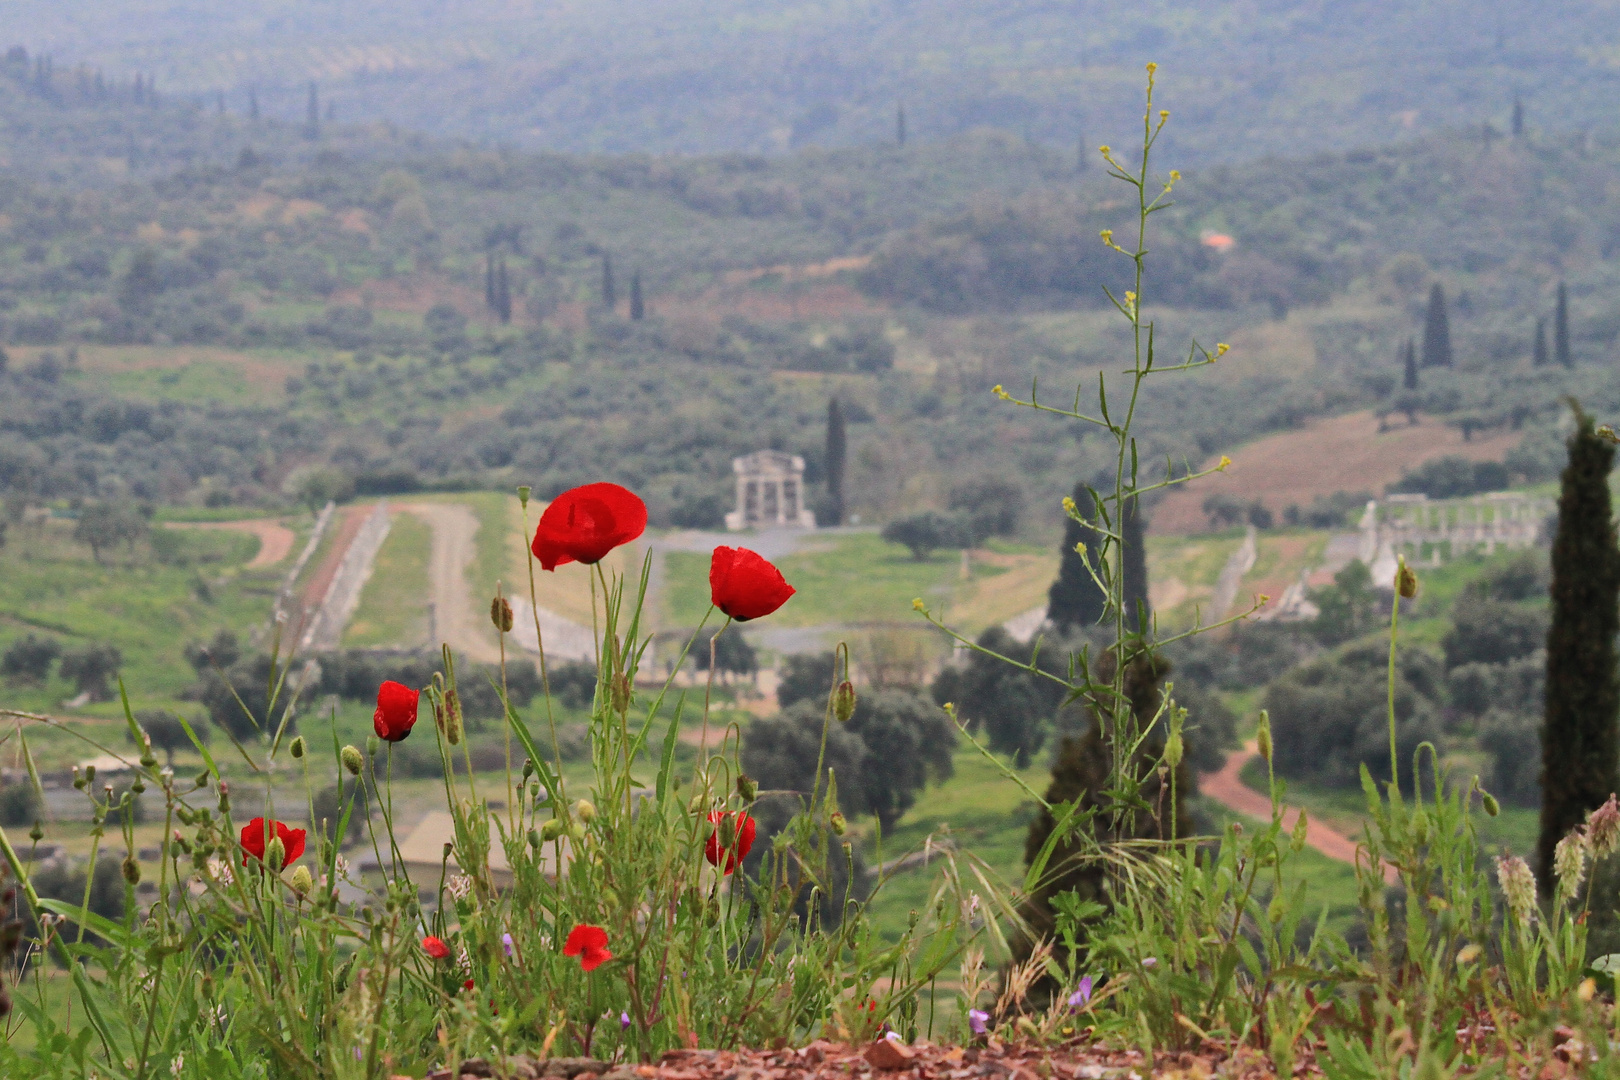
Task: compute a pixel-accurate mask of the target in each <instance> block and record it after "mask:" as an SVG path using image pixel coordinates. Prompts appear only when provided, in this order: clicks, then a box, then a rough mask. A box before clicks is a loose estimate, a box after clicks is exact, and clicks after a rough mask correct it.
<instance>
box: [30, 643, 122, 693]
mask: <svg viewBox="0 0 1620 1080" xmlns="http://www.w3.org/2000/svg"><path fill="white" fill-rule="evenodd" d="M123 663H124V656H123V653H121V652H120V651H119V650H118V647H117V646H115V645H109V644H107V643H105V642H95V643H90V644H86V645H81V646H78V647H76V648H71V649H64V648H62V644H61V642H60V641H58V640H57V639H56V638H53V637H40V636H38V635H35V634H24V635H23V636H22V637H20V638H17V639H16V640H14V641H13V642H12V643H11V644H10V645H8V646H6V650H5V652H3V653H0V678H4V679H5V680H6V681H7V682H10V683H12V684H13V685H16V686H43V685H44V684H45V682H46V681H47V680H48V679H49V678H50V677H51V672H52V670H53V669H54V670H55V672H56V675H57V677H58V678H61V679H66V680H67V681H69V682H71V683H73V684H74V686H75V687H76V688H77V689H78V691H79V693H80V694H83V695H85V696H87V697H88V698H89V700H91V701H107V700H110V699H111V698H112V696H113V690H112V684H113V681H114V680H116V679H117V678H118V670H119V668H121V667H122V666H123Z"/></svg>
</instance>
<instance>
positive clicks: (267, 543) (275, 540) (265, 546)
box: [168, 518, 298, 570]
mask: <svg viewBox="0 0 1620 1080" xmlns="http://www.w3.org/2000/svg"><path fill="white" fill-rule="evenodd" d="M168 527H169V528H171V529H224V530H226V531H227V532H242V533H250V534H251V535H253V536H256V537H258V538H259V550H258V551H256V552H255V553H254V555H253V558H252V559H249V560H248V561H247V562H246V563H244V564H243V565H244V568H245V569H248V570H260V569H263V568H264V567H266V566H274V565H276V563H278V562H280V561H281V560H283V559H285V558H286V557H287V556H288V555H289V554H291V553H292V549H293V543H294V542H295V541H296V540H297V539H298V538H297V537H296V536H294V535H293V531H292V530H291V529H289V528H287V526H285V525H283V524H282V523H281V522H279V521H272V520H270V519H269V518H255V519H252V520H248V521H171V522H169V523H168Z"/></svg>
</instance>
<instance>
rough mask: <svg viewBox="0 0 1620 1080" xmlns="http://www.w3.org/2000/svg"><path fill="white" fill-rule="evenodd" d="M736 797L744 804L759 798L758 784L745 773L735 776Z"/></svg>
mask: <svg viewBox="0 0 1620 1080" xmlns="http://www.w3.org/2000/svg"><path fill="white" fill-rule="evenodd" d="M737 797H738V798H739V799H741V800H742V801H743V802H745V803H751V802H753V801H754V800H755V799H757V798H759V784H758V783H757V782H755V780H754V778H753V777H752V776H749V775H748V774H747V773H738V774H737Z"/></svg>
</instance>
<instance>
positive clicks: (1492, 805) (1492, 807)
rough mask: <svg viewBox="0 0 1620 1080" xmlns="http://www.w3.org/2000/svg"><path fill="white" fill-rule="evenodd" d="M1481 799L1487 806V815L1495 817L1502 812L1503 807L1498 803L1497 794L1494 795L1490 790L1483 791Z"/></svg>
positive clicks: (1480, 795) (1480, 794)
mask: <svg viewBox="0 0 1620 1080" xmlns="http://www.w3.org/2000/svg"><path fill="white" fill-rule="evenodd" d="M1479 801H1480V802H1481V803H1482V804H1483V805H1484V807H1485V816H1486V817H1495V816H1496V815H1497V814H1499V813H1501V812H1502V808H1501V807H1500V806H1498V805H1497V802H1496V796H1495V795H1492V794H1491V793H1490V792H1488V791H1482V792H1480V793H1479Z"/></svg>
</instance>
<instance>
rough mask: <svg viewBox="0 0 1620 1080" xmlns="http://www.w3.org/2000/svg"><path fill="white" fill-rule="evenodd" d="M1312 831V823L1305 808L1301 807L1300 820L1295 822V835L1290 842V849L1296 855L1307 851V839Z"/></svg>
mask: <svg viewBox="0 0 1620 1080" xmlns="http://www.w3.org/2000/svg"><path fill="white" fill-rule="evenodd" d="M1309 829H1310V823H1309V822H1308V821H1307V820H1306V817H1305V808H1304V807H1300V810H1299V820H1298V821H1296V822H1294V835H1293V837H1292V838H1291V839H1290V840H1289V842H1288V849H1289V850H1290V851H1292V852H1293V853H1294V854H1295V855H1298V854H1299V853H1300V852H1302V851H1304V850H1305V837H1306V833H1307V831H1308V830H1309Z"/></svg>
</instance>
